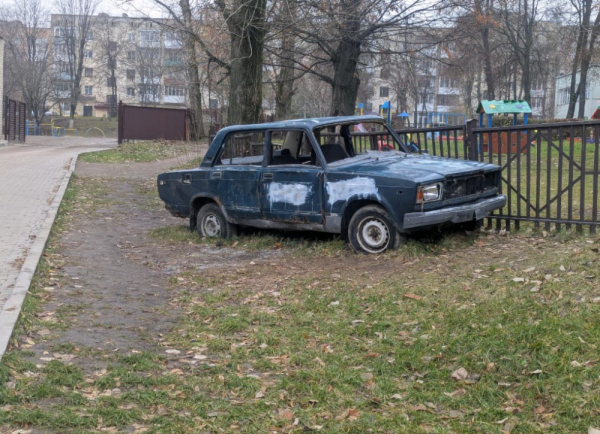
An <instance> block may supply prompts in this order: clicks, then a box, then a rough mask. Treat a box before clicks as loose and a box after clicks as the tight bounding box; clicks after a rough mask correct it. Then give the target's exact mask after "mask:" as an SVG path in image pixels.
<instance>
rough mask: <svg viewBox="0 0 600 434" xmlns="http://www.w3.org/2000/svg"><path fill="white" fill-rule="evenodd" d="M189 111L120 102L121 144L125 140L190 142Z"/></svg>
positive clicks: (119, 134)
mask: <svg viewBox="0 0 600 434" xmlns="http://www.w3.org/2000/svg"><path fill="white" fill-rule="evenodd" d="M188 134H189V111H188V110H186V109H172V108H164V107H139V106H133V105H127V104H123V103H122V102H121V101H120V102H119V133H118V139H119V143H123V140H155V139H165V140H188Z"/></svg>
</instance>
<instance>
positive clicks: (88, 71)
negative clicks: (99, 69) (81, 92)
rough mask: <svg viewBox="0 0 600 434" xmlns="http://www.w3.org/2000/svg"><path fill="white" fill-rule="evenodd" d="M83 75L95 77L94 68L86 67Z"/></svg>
mask: <svg viewBox="0 0 600 434" xmlns="http://www.w3.org/2000/svg"><path fill="white" fill-rule="evenodd" d="M83 75H85V76H86V77H93V76H94V68H85V69H84V70H83Z"/></svg>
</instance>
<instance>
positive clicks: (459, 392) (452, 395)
mask: <svg viewBox="0 0 600 434" xmlns="http://www.w3.org/2000/svg"><path fill="white" fill-rule="evenodd" d="M466 393H467V391H466V390H465V389H458V390H455V391H454V392H451V393H448V392H444V395H446V396H449V397H450V398H458V397H459V396H464V395H466Z"/></svg>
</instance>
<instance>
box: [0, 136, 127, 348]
mask: <svg viewBox="0 0 600 434" xmlns="http://www.w3.org/2000/svg"><path fill="white" fill-rule="evenodd" d="M116 145H117V141H116V139H90V138H78V137H63V138H53V137H27V143H26V144H19V145H12V146H8V147H5V148H0V358H2V355H3V354H4V351H5V350H6V347H7V345H8V341H9V339H10V336H11V334H12V330H13V328H14V325H15V323H16V321H17V318H18V317H19V313H20V311H21V306H22V304H23V300H24V299H25V295H26V294H27V291H28V289H29V284H30V282H31V278H32V277H33V273H34V272H35V268H36V267H37V264H38V261H39V258H40V256H41V254H42V251H43V250H44V246H45V245H46V240H47V239H48V235H49V233H50V229H51V228H52V223H53V222H54V217H55V216H56V212H57V211H58V207H59V205H60V202H61V200H62V197H63V194H64V191H65V189H66V187H67V185H68V183H69V179H70V177H71V174H72V172H73V169H74V167H75V161H76V157H77V155H79V154H80V153H81V152H89V151H96V150H100V149H108V148H111V147H115V146H116Z"/></svg>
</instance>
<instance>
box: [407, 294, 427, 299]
mask: <svg viewBox="0 0 600 434" xmlns="http://www.w3.org/2000/svg"><path fill="white" fill-rule="evenodd" d="M404 297H406V298H411V299H413V300H423V297H421V296H420V295H416V294H404Z"/></svg>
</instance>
